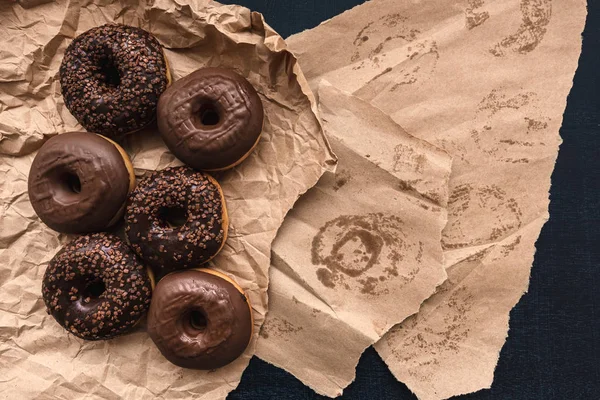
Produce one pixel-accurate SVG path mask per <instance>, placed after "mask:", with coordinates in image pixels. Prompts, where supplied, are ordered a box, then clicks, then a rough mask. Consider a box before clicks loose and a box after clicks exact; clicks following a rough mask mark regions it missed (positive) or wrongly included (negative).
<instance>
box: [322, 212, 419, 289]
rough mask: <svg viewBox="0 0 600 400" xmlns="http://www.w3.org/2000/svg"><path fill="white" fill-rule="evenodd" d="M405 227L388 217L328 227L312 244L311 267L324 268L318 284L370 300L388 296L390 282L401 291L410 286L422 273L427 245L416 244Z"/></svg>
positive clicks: (343, 220) (345, 219) (344, 219)
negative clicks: (373, 296) (423, 255)
mask: <svg viewBox="0 0 600 400" xmlns="http://www.w3.org/2000/svg"><path fill="white" fill-rule="evenodd" d="M403 225H404V223H403V221H402V220H401V219H400V218H398V217H396V216H394V215H389V214H383V213H372V214H366V215H342V216H340V217H338V218H335V219H333V220H331V221H329V222H327V223H326V224H325V225H324V226H323V227H321V229H319V231H318V232H317V234H316V235H315V237H314V238H313V241H312V250H311V256H312V263H313V264H314V265H316V266H320V268H318V269H317V270H316V275H317V278H318V279H319V281H320V282H321V283H322V284H323V285H324V286H325V287H328V288H335V287H338V286H340V287H343V288H344V289H347V290H357V291H359V292H361V293H363V294H369V295H378V294H384V293H387V292H388V289H387V288H385V287H384V288H382V287H381V285H382V283H383V282H385V281H387V280H389V279H394V280H395V281H397V283H395V284H394V285H395V286H396V287H401V286H402V285H405V284H406V283H409V282H411V281H412V280H413V279H414V278H415V276H416V275H417V274H418V272H419V271H420V264H421V261H420V260H421V259H420V257H418V255H419V251H420V250H419V249H421V248H422V246H423V244H422V243H420V242H417V243H414V242H411V241H410V238H409V237H408V235H407V234H406V233H405V232H404V230H403ZM421 252H422V250H421ZM405 260H407V261H408V262H407V263H406V264H408V265H404V264H405V263H404V261H405ZM398 285H399V286H398Z"/></svg>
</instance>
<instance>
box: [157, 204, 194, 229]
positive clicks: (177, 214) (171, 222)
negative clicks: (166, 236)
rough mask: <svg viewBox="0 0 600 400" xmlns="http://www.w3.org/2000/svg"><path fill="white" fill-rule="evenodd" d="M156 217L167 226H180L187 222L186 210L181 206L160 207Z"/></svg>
mask: <svg viewBox="0 0 600 400" xmlns="http://www.w3.org/2000/svg"><path fill="white" fill-rule="evenodd" d="M158 217H159V218H160V220H161V221H162V223H163V226H166V227H169V228H180V227H182V226H183V225H185V223H186V222H187V212H186V211H185V209H183V208H182V207H176V206H175V207H161V208H160V209H159V210H158Z"/></svg>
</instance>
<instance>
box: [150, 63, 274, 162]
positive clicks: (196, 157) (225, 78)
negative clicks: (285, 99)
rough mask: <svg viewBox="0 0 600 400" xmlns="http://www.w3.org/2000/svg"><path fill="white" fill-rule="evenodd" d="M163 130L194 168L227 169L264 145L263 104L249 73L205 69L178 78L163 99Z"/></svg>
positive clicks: (176, 151) (160, 105) (170, 145)
mask: <svg viewBox="0 0 600 400" xmlns="http://www.w3.org/2000/svg"><path fill="white" fill-rule="evenodd" d="M157 118H158V129H159V131H160V134H161V136H162V138H163V140H164V141H165V143H166V145H167V147H168V148H169V150H171V152H172V153H173V154H174V155H175V156H176V157H177V158H179V159H180V160H181V161H183V162H184V163H186V164H187V165H189V166H190V167H192V168H195V169H200V170H221V169H227V168H231V167H233V166H235V165H237V164H239V163H240V162H242V161H243V160H244V159H245V158H246V157H247V156H248V155H249V154H250V152H251V151H252V149H254V147H255V146H256V145H257V144H258V140H259V138H260V134H261V132H262V127H263V106H262V103H261V101H260V97H259V96H258V94H257V93H256V90H254V88H253V87H252V85H251V84H250V82H248V81H247V80H246V79H245V78H244V77H242V76H241V75H238V74H237V73H235V72H233V71H231V70H227V69H222V68H204V69H199V70H197V71H195V72H192V73H191V74H189V75H188V76H186V77H185V78H182V79H180V80H178V81H176V82H175V83H174V84H173V85H172V86H171V87H169V88H168V89H167V90H166V91H165V92H164V93H163V94H162V96H161V97H160V101H159V102H158V117H157Z"/></svg>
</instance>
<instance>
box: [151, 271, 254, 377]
mask: <svg viewBox="0 0 600 400" xmlns="http://www.w3.org/2000/svg"><path fill="white" fill-rule="evenodd" d="M148 333H149V334H150V337H151V338H152V340H153V341H154V344H156V346H157V347H158V349H159V350H160V352H161V353H162V354H163V356H165V358H166V359H167V360H169V361H170V362H172V363H173V364H175V365H178V366H180V367H183V368H194V369H214V368H219V367H222V366H224V365H227V364H229V363H230V362H232V361H233V360H235V359H236V358H238V357H239V356H240V355H241V354H242V353H243V352H244V350H245V349H246V347H247V346H248V343H249V342H250V338H251V336H252V312H251V309H250V304H249V302H248V300H247V298H246V296H245V294H244V293H243V291H242V290H241V288H240V287H239V286H237V284H235V283H234V282H233V281H231V280H230V279H229V278H227V277H226V276H224V275H221V274H218V273H217V272H216V271H212V270H198V271H196V270H188V271H180V272H175V273H173V274H169V275H168V276H166V277H164V278H163V279H162V280H161V281H160V282H158V284H157V286H156V290H155V292H154V296H153V298H152V304H151V305H150V311H149V313H148Z"/></svg>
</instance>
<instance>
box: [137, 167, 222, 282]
mask: <svg viewBox="0 0 600 400" xmlns="http://www.w3.org/2000/svg"><path fill="white" fill-rule="evenodd" d="M228 224H229V220H228V218H227V209H226V207H225V198H224V197H223V192H222V190H221V187H220V186H219V184H218V183H217V181H215V179H214V178H213V177H211V176H210V175H208V174H205V173H202V172H197V171H194V170H193V169H191V168H188V167H174V168H167V169H164V170H162V171H157V172H154V173H153V174H152V175H150V176H149V177H148V178H146V179H143V180H142V181H140V183H139V185H138V186H137V187H136V188H135V190H134V191H133V192H132V193H131V195H130V196H129V200H128V203H127V211H126V216H125V232H126V233H127V238H128V240H129V243H130V244H131V247H132V248H133V249H134V250H135V252H136V253H137V254H138V255H139V256H140V257H141V258H142V260H144V261H145V262H146V264H148V265H149V266H151V267H152V268H153V269H154V272H155V273H156V275H157V276H158V277H162V276H163V275H165V274H167V273H169V272H172V271H175V270H178V269H184V268H191V267H197V266H198V265H200V264H202V263H205V262H207V261H208V260H210V259H211V258H213V257H214V256H215V255H216V254H217V253H218V252H219V251H220V250H221V249H222V248H223V245H224V244H225V240H227V228H228Z"/></svg>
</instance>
